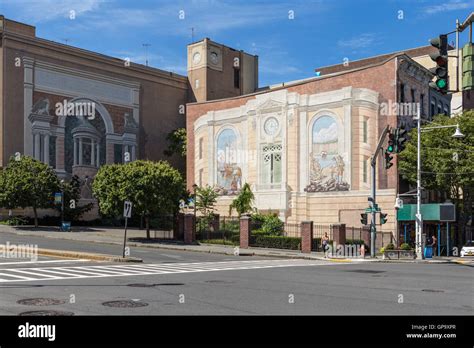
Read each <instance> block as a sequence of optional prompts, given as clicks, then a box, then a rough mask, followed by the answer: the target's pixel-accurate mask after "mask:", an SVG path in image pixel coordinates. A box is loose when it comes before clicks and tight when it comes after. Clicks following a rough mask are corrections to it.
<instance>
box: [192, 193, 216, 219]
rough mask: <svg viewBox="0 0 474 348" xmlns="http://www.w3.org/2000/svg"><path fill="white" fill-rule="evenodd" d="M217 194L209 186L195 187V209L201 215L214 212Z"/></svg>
mask: <svg viewBox="0 0 474 348" xmlns="http://www.w3.org/2000/svg"><path fill="white" fill-rule="evenodd" d="M217 196H218V195H217V192H216V191H215V190H214V189H213V188H212V187H211V186H206V187H198V188H197V189H196V209H197V210H199V212H200V213H201V215H202V216H205V217H210V216H212V215H213V214H214V209H215V208H214V205H215V204H216V202H217Z"/></svg>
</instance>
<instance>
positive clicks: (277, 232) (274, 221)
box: [260, 215, 284, 236]
mask: <svg viewBox="0 0 474 348" xmlns="http://www.w3.org/2000/svg"><path fill="white" fill-rule="evenodd" d="M283 227H284V223H283V221H281V220H280V219H279V218H278V216H276V215H265V218H264V220H263V223H262V227H261V228H260V230H261V231H262V232H263V233H265V234H267V235H269V236H281V235H282V234H283Z"/></svg>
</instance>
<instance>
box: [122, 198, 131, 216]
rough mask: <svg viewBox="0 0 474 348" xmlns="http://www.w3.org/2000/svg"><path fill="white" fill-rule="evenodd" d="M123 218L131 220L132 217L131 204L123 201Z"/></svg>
mask: <svg viewBox="0 0 474 348" xmlns="http://www.w3.org/2000/svg"><path fill="white" fill-rule="evenodd" d="M123 217H125V218H131V217H132V202H130V201H125V202H124V203H123Z"/></svg>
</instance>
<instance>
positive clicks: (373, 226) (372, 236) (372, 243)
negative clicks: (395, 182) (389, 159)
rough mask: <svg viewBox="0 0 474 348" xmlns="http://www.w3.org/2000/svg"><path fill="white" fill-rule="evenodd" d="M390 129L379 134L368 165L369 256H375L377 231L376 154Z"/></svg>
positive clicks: (386, 128) (385, 129)
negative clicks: (370, 169)
mask: <svg viewBox="0 0 474 348" xmlns="http://www.w3.org/2000/svg"><path fill="white" fill-rule="evenodd" d="M389 130H390V126H386V127H385V128H384V130H383V131H382V134H381V135H380V138H379V142H378V144H377V148H376V149H375V152H374V155H373V156H372V160H371V161H370V165H371V167H372V188H371V197H370V198H371V202H372V220H371V221H370V257H375V236H376V232H377V227H376V224H375V222H376V221H375V219H376V216H377V212H376V211H375V208H376V198H377V195H376V193H377V180H376V175H377V170H376V166H377V156H378V154H379V152H380V150H382V144H383V142H384V141H385V137H386V136H387V133H388V132H389Z"/></svg>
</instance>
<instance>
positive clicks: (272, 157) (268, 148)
mask: <svg viewBox="0 0 474 348" xmlns="http://www.w3.org/2000/svg"><path fill="white" fill-rule="evenodd" d="M281 149H282V146H281V144H270V145H264V146H263V148H262V160H261V163H262V172H261V182H262V184H279V183H281Z"/></svg>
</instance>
